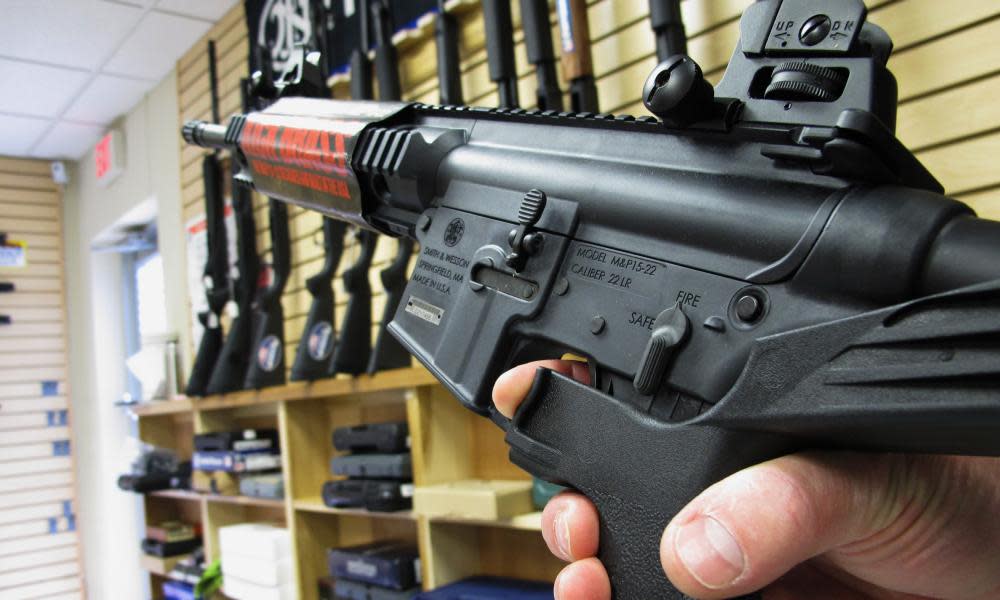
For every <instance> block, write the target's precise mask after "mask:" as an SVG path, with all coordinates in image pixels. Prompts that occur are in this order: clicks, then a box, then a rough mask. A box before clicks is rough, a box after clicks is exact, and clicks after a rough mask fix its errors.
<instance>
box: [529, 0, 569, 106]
mask: <svg viewBox="0 0 1000 600" xmlns="http://www.w3.org/2000/svg"><path fill="white" fill-rule="evenodd" d="M521 27H522V28H523V29H524V45H525V46H526V47H527V50H528V62H530V63H531V64H532V65H534V66H535V78H536V79H537V81H538V83H537V88H536V90H535V97H536V107H537V108H538V109H539V110H558V111H560V112H561V111H562V109H563V97H562V91H561V90H560V89H559V75H558V74H557V73H556V55H555V53H554V52H553V51H552V24H551V22H550V21H549V3H548V0H521Z"/></svg>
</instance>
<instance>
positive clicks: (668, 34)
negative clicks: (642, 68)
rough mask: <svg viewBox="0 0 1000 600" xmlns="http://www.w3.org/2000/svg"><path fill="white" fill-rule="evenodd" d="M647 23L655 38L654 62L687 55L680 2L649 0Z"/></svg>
mask: <svg viewBox="0 0 1000 600" xmlns="http://www.w3.org/2000/svg"><path fill="white" fill-rule="evenodd" d="M649 22H650V25H652V27H653V34H654V35H655V36H656V60H657V62H663V61H665V60H667V59H668V58H670V57H671V56H674V55H676V54H687V36H686V35H685V33H684V15H683V14H682V13H681V0H649Z"/></svg>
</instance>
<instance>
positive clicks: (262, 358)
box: [243, 60, 301, 389]
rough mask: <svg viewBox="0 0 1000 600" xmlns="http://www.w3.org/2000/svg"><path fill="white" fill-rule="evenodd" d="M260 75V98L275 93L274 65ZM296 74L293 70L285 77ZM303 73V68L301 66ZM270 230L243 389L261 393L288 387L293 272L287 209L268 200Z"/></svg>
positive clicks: (263, 67)
mask: <svg viewBox="0 0 1000 600" xmlns="http://www.w3.org/2000/svg"><path fill="white" fill-rule="evenodd" d="M258 62H259V64H260V69H261V70H260V71H258V72H256V73H254V75H253V77H252V79H251V81H252V85H253V86H254V90H255V93H254V94H253V95H255V96H258V97H261V96H265V97H266V94H268V93H271V94H273V93H276V87H275V84H274V80H273V76H272V74H271V63H270V62H269V61H266V60H260V61H258ZM292 71H294V69H293V68H290V69H289V70H288V71H286V73H289V72H292ZM300 71H301V65H300ZM267 214H268V229H269V230H270V237H271V282H270V284H269V285H268V286H267V288H265V289H264V290H263V291H262V292H260V293H259V294H258V295H257V299H256V300H255V301H254V304H253V342H252V344H251V346H250V353H251V354H250V364H249V367H248V368H247V375H246V380H245V381H244V382H243V387H244V388H246V389H258V388H262V387H269V386H273V385H281V384H283V383H285V311H284V308H283V307H282V304H281V295H282V294H283V293H284V291H285V284H287V283H288V276H289V272H290V271H291V243H290V241H289V234H288V205H287V204H285V203H283V202H279V201H278V200H275V199H274V198H268V207H267Z"/></svg>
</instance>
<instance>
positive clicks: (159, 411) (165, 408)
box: [129, 396, 193, 417]
mask: <svg viewBox="0 0 1000 600" xmlns="http://www.w3.org/2000/svg"><path fill="white" fill-rule="evenodd" d="M192 408H193V405H192V403H191V399H190V398H188V397H187V396H178V397H176V398H173V399H171V400H157V401H153V402H143V403H142V404H136V405H134V406H130V407H129V410H130V411H131V412H132V414H133V415H136V416H140V417H153V416H156V415H175V414H179V413H185V412H191V409H192Z"/></svg>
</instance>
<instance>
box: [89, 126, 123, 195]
mask: <svg viewBox="0 0 1000 600" xmlns="http://www.w3.org/2000/svg"><path fill="white" fill-rule="evenodd" d="M123 147H124V139H123V136H122V133H121V132H120V131H118V130H117V129H116V130H112V131H109V132H108V133H107V134H106V135H105V136H104V137H102V138H101V139H100V140H99V141H98V142H97V145H96V146H94V173H95V175H96V176H97V183H98V184H99V185H101V186H107V185H108V184H110V183H111V182H112V181H114V180H115V179H116V178H117V177H118V176H119V175H121V172H122V171H124V170H125V153H124V148H123Z"/></svg>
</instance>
